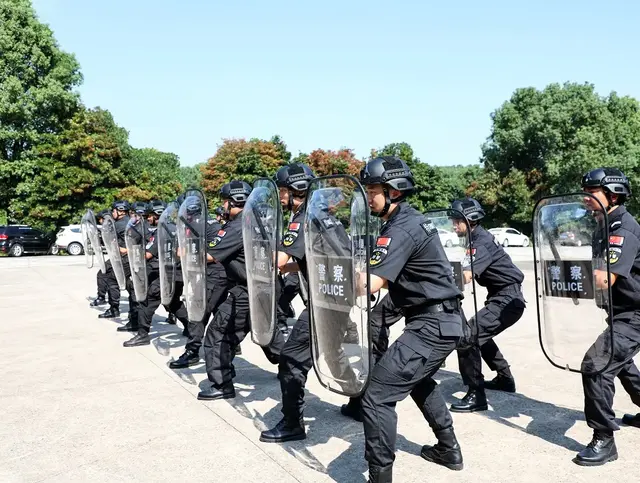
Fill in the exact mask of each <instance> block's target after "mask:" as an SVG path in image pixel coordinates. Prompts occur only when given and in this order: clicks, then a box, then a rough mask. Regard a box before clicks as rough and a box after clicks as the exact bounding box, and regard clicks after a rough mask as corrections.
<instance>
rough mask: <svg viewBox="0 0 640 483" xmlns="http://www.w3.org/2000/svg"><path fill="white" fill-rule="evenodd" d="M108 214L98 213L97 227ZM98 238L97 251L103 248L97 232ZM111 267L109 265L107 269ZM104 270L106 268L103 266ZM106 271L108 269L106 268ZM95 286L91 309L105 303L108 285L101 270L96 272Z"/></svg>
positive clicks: (106, 211)
mask: <svg viewBox="0 0 640 483" xmlns="http://www.w3.org/2000/svg"><path fill="white" fill-rule="evenodd" d="M108 213H109V210H102V211H100V212H99V213H98V214H97V215H96V223H97V224H98V225H101V224H102V220H103V219H104V217H105V215H107V214H108ZM98 238H99V240H100V247H99V248H98V250H102V247H103V246H104V242H103V241H102V236H101V234H100V232H98ZM108 263H109V261H108V260H107V261H106V263H105V265H106V264H108ZM110 266H111V265H110V264H109V267H110ZM105 268H107V267H106V266H105ZM107 270H108V268H107ZM96 285H97V287H98V290H97V296H96V298H95V299H94V300H93V301H92V302H91V303H90V304H89V305H90V306H91V307H98V306H100V305H104V304H106V303H107V301H106V296H107V290H108V289H109V283H108V282H107V278H106V272H105V273H102V270H98V272H97V273H96Z"/></svg>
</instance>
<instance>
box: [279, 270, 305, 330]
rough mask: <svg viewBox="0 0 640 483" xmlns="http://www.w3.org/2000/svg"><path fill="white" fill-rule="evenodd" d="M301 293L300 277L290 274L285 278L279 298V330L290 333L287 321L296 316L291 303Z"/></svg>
mask: <svg viewBox="0 0 640 483" xmlns="http://www.w3.org/2000/svg"><path fill="white" fill-rule="evenodd" d="M299 293H300V277H298V274H297V273H289V274H288V275H287V276H286V277H284V283H283V285H282V287H281V291H280V296H279V297H278V305H277V307H276V309H277V314H278V318H277V320H278V328H279V329H280V330H283V331H285V332H286V331H288V330H289V327H288V325H287V319H288V318H292V317H294V316H295V313H293V311H292V307H291V302H292V301H293V299H294V298H296V295H298V294H299Z"/></svg>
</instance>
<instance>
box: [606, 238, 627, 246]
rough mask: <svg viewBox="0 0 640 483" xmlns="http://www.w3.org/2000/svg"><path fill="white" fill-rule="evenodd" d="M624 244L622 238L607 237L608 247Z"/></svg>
mask: <svg viewBox="0 0 640 483" xmlns="http://www.w3.org/2000/svg"><path fill="white" fill-rule="evenodd" d="M623 243H624V237H623V236H619V235H611V236H610V237H609V245H618V246H622V244H623Z"/></svg>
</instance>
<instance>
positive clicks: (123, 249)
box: [120, 247, 127, 255]
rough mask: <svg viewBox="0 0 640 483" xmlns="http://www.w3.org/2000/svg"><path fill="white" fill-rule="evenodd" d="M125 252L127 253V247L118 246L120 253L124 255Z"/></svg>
mask: <svg viewBox="0 0 640 483" xmlns="http://www.w3.org/2000/svg"><path fill="white" fill-rule="evenodd" d="M126 254H127V249H126V248H122V247H120V255H126Z"/></svg>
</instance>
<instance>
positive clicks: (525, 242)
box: [522, 238, 529, 247]
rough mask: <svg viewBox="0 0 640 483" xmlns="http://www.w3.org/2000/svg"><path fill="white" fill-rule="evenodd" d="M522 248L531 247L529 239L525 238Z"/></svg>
mask: <svg viewBox="0 0 640 483" xmlns="http://www.w3.org/2000/svg"><path fill="white" fill-rule="evenodd" d="M522 246H523V247H528V246H529V239H528V238H525V239H524V241H523V242H522Z"/></svg>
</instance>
